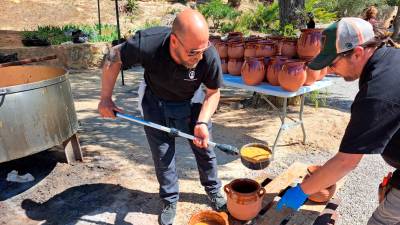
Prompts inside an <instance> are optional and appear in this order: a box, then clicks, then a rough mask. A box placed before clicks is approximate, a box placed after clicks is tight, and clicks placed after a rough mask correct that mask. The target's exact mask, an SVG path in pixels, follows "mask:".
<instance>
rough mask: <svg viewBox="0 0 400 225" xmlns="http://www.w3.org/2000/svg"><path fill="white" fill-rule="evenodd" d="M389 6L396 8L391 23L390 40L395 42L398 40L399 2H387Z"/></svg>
mask: <svg viewBox="0 0 400 225" xmlns="http://www.w3.org/2000/svg"><path fill="white" fill-rule="evenodd" d="M387 4H388V5H390V6H397V14H396V17H395V18H394V21H393V34H392V38H393V39H395V40H399V39H400V0H387Z"/></svg>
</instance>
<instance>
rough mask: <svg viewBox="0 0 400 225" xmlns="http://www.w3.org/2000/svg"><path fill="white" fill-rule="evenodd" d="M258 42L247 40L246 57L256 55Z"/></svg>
mask: <svg viewBox="0 0 400 225" xmlns="http://www.w3.org/2000/svg"><path fill="white" fill-rule="evenodd" d="M256 47H257V43H256V42H247V43H246V44H245V48H244V57H245V58H247V57H256Z"/></svg>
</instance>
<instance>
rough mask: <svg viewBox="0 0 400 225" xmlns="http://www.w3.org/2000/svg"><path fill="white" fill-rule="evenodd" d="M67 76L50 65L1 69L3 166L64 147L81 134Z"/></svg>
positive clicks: (0, 148)
mask: <svg viewBox="0 0 400 225" xmlns="http://www.w3.org/2000/svg"><path fill="white" fill-rule="evenodd" d="M67 75H68V72H67V71H66V70H64V69H61V68H57V67H48V66H10V67H5V68H0V163H1V162H5V161H9V160H13V159H17V158H21V157H24V156H27V155H31V154H33V153H37V152H40V151H43V150H46V149H48V148H51V147H53V146H56V145H60V144H62V143H63V142H64V141H65V140H67V139H69V138H70V137H71V136H72V135H73V134H75V133H76V132H77V129H78V121H77V117H76V112H75V107H74V102H73V98H72V94H71V86H70V83H69V81H68V77H67Z"/></svg>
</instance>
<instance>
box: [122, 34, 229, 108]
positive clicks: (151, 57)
mask: <svg viewBox="0 0 400 225" xmlns="http://www.w3.org/2000/svg"><path fill="white" fill-rule="evenodd" d="M170 34H171V28H168V27H153V28H150V29H146V30H141V31H138V32H136V34H135V35H134V36H132V37H131V38H129V39H128V41H127V42H125V43H124V44H123V46H122V48H121V60H122V64H123V68H124V69H126V68H129V67H131V66H133V65H135V64H141V65H142V66H143V67H144V69H145V71H144V79H145V81H146V84H147V85H148V87H149V88H150V90H151V91H152V92H153V94H155V95H156V96H157V97H159V98H161V99H163V100H166V101H183V100H189V99H191V98H192V97H193V94H194V92H195V91H196V90H197V89H198V88H199V86H200V85H201V83H203V84H204V85H205V86H206V87H207V88H209V89H217V88H219V87H220V86H221V84H222V69H221V61H220V59H219V56H218V53H217V51H216V49H215V48H214V47H210V48H209V49H207V50H206V51H205V52H204V54H203V58H202V59H201V60H200V62H199V63H198V64H197V66H196V68H195V69H187V68H186V67H184V66H182V65H179V64H177V63H175V61H174V60H173V59H172V57H171V55H170V53H169V40H170Z"/></svg>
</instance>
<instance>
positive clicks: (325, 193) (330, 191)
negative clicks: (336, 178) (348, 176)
mask: <svg viewBox="0 0 400 225" xmlns="http://www.w3.org/2000/svg"><path fill="white" fill-rule="evenodd" d="M319 168H321V166H317V165H312V166H309V167H307V173H308V174H307V175H306V176H305V177H304V179H308V178H309V177H310V175H312V174H313V173H315V172H316V171H317V170H318V169H319ZM335 191H336V184H334V185H332V186H330V187H327V188H324V189H322V190H320V191H318V192H316V193H314V194H312V195H310V196H308V199H309V200H311V201H313V202H318V203H322V202H327V201H329V199H331V198H332V196H333V195H334V194H335Z"/></svg>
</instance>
